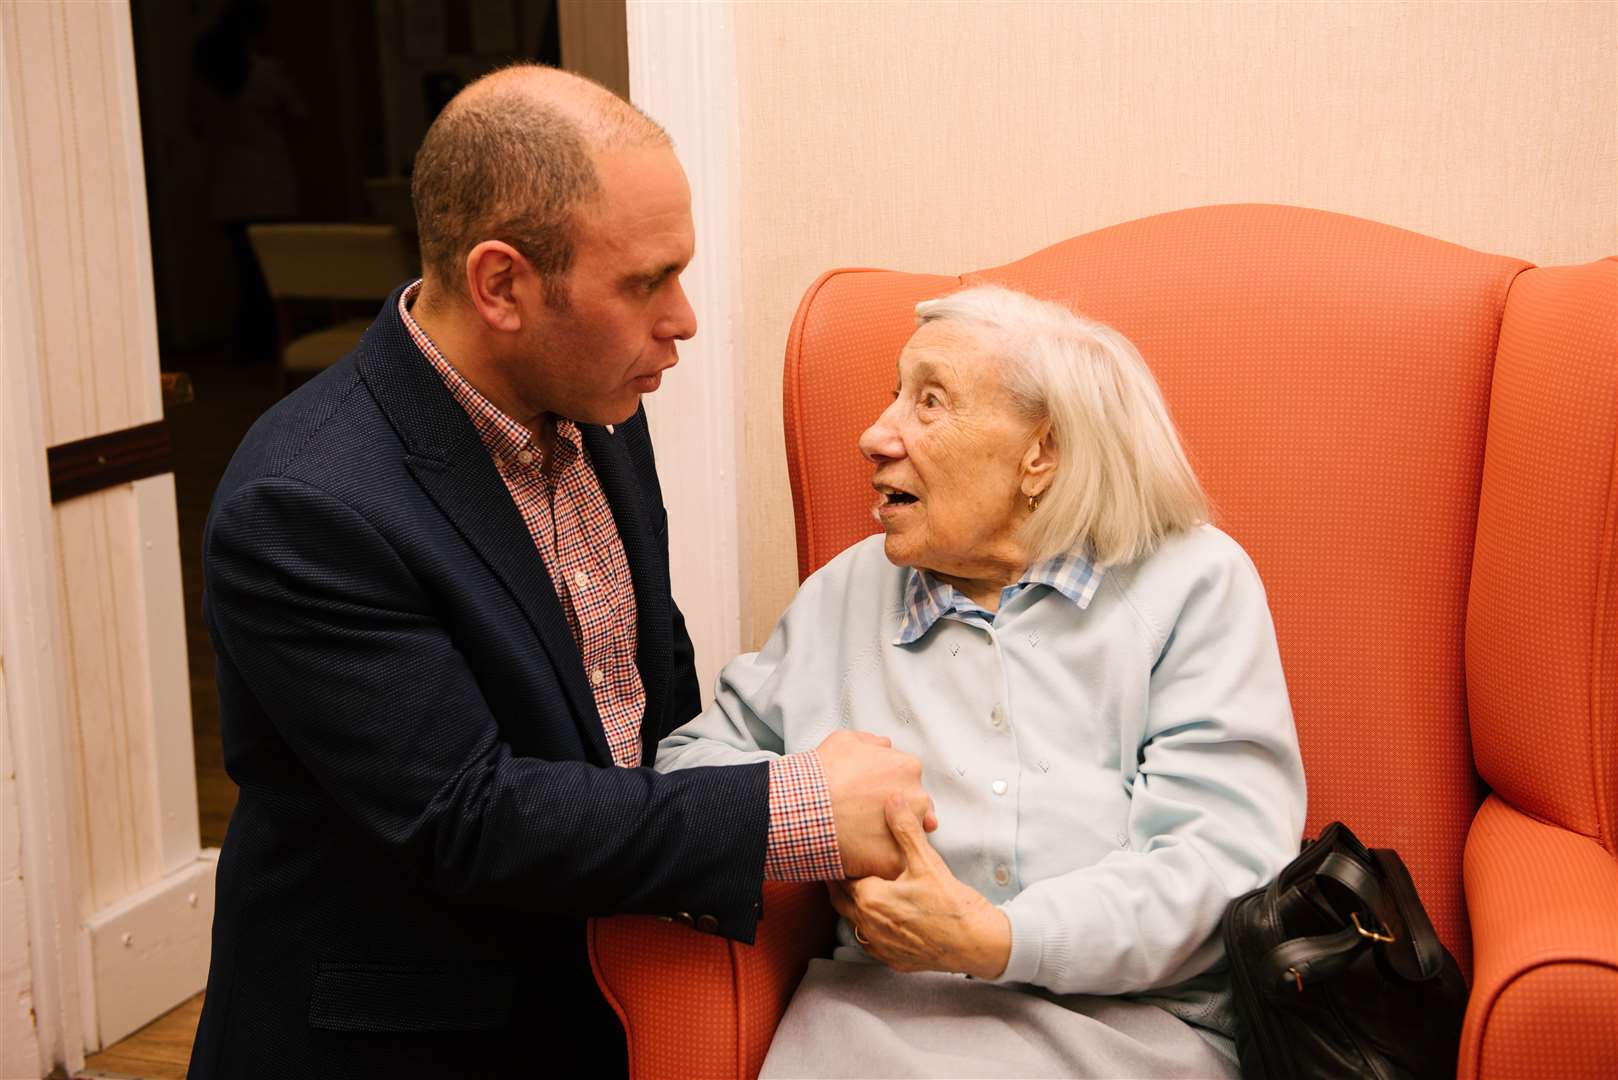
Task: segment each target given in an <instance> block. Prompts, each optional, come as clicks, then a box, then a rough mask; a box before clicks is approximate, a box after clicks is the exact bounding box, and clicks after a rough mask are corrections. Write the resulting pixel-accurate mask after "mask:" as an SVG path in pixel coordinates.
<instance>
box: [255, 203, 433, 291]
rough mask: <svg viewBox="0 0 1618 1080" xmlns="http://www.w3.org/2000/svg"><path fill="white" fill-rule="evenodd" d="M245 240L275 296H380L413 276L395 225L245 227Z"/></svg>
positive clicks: (411, 255) (411, 259)
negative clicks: (249, 243)
mask: <svg viewBox="0 0 1618 1080" xmlns="http://www.w3.org/2000/svg"><path fill="white" fill-rule="evenodd" d="M247 237H248V240H249V241H250V242H251V243H252V245H253V253H254V254H255V255H256V256H257V257H258V264H259V268H260V269H261V270H263V271H264V281H265V284H266V285H267V286H268V287H269V290H270V295H271V296H272V297H274V298H276V299H278V300H280V299H297V300H382V299H385V298H386V297H387V296H388V294H389V293H391V292H392V291H393V290H394V289H395V288H396V287H398V285H399V284H400V283H401V282H403V281H406V280H408V279H409V278H412V277H414V276H416V273H417V270H416V267H417V260H416V254H415V252H414V250H413V249H412V247H411V244H410V242H409V240H408V239H407V238H406V237H405V235H404V233H403V231H402V230H400V229H399V227H398V226H396V225H372V224H362V223H349V222H337V223H314V222H309V223H289V224H276V225H249V226H248V227H247Z"/></svg>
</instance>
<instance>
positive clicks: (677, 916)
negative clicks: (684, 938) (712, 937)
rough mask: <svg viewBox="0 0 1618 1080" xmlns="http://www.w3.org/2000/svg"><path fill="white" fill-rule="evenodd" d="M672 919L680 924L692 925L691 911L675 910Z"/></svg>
mask: <svg viewBox="0 0 1618 1080" xmlns="http://www.w3.org/2000/svg"><path fill="white" fill-rule="evenodd" d="M674 921H675V922H677V923H679V924H680V925H681V926H690V925H692V919H691V913H690V912H689V911H676V912H675V913H674Z"/></svg>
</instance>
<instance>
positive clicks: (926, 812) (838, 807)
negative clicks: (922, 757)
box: [815, 731, 938, 878]
mask: <svg viewBox="0 0 1618 1080" xmlns="http://www.w3.org/2000/svg"><path fill="white" fill-rule="evenodd" d="M815 756H816V757H818V758H819V759H820V770H821V772H822V773H824V774H825V777H826V792H827V794H828V795H830V796H831V816H832V823H833V825H834V826H835V827H836V829H837V848H838V850H839V851H840V852H841V853H842V856H843V873H845V874H847V875H848V876H849V877H851V878H852V877H867V876H872V875H874V876H876V877H886V878H894V877H898V876H899V873H900V871H902V870H903V869H904V859H903V857H902V856H901V855H900V853H899V845H898V844H897V843H895V842H894V839H893V834H892V833H891V832H889V831H888V824H887V819H886V818H885V817H884V811H883V804H884V803H886V802H887V800H888V797H889V796H890V795H891V796H894V797H896V798H898V799H900V803H901V805H903V806H904V807H905V808H906V810H907V811H909V812H910V813H912V814H913V815H914V816H915V818H916V819H917V820H920V821H921V822H923V825H924V827H925V828H927V829H929V830H931V829H936V828H938V820H937V819H936V818H935V817H934V816H933V800H932V799H931V798H929V797H928V795H927V792H926V791H925V790H924V789H923V788H922V786H921V762H919V761H917V760H916V759H915V758H913V757H911V756H910V755H909V754H906V753H904V752H902V751H899V750H895V749H893V743H892V742H891V741H890V740H888V739H885V738H883V737H882V736H880V735H871V734H869V733H867V732H864V731H834V732H832V733H831V734H830V735H828V736H826V739H825V741H824V742H822V743H821V744H820V745H819V746H817V747H815Z"/></svg>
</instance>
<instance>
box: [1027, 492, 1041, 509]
mask: <svg viewBox="0 0 1618 1080" xmlns="http://www.w3.org/2000/svg"><path fill="white" fill-rule="evenodd" d="M1028 509H1029V510H1038V509H1039V496H1038V495H1030V496H1028Z"/></svg>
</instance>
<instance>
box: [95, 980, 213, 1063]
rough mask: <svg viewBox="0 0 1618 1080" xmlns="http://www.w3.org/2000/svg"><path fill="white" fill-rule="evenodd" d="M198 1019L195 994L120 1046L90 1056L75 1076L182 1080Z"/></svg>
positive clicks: (198, 1002)
mask: <svg viewBox="0 0 1618 1080" xmlns="http://www.w3.org/2000/svg"><path fill="white" fill-rule="evenodd" d="M201 1015H202V995H201V994H198V995H197V996H196V997H194V998H192V999H191V1000H190V1001H188V1002H186V1003H185V1004H184V1005H181V1006H180V1007H179V1008H177V1009H175V1010H174V1011H173V1012H171V1013H167V1014H166V1015H163V1016H160V1017H158V1018H157V1019H156V1020H153V1021H152V1022H151V1023H150V1024H147V1025H146V1026H145V1027H143V1028H141V1029H140V1030H139V1031H137V1032H135V1034H133V1035H131V1036H130V1037H129V1038H127V1039H125V1040H123V1041H122V1042H119V1043H115V1044H113V1045H112V1046H109V1047H108V1048H107V1049H105V1050H103V1051H102V1052H101V1053H99V1054H91V1055H90V1056H89V1057H87V1058H86V1059H85V1061H84V1072H83V1073H80V1074H79V1075H80V1076H109V1077H112V1076H116V1077H138V1078H139V1080H185V1067H186V1065H187V1064H189V1063H190V1061H191V1039H192V1037H193V1036H194V1035H195V1034H196V1033H197V1018H198V1017H200V1016H201Z"/></svg>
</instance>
